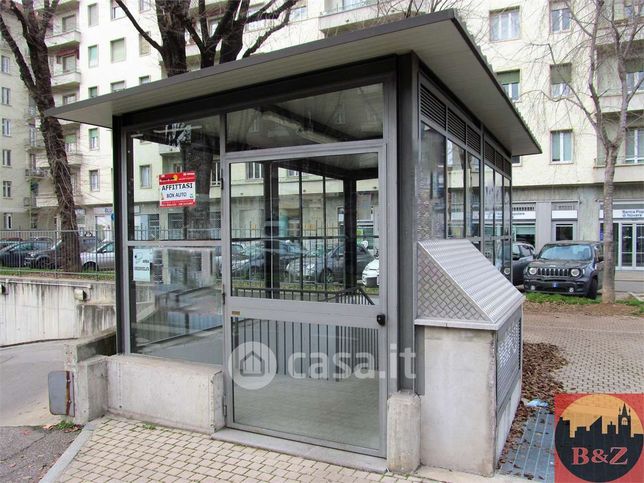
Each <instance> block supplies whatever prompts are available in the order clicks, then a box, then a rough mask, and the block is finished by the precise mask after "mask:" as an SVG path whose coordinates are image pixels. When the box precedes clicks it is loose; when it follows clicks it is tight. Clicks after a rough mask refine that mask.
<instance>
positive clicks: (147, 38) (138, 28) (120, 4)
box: [116, 0, 163, 54]
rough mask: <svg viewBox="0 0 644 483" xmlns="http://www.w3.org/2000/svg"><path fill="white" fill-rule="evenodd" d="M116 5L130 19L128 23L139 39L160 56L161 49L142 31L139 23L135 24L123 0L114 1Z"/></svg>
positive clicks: (135, 21)
mask: <svg viewBox="0 0 644 483" xmlns="http://www.w3.org/2000/svg"><path fill="white" fill-rule="evenodd" d="M116 3H117V4H118V6H119V7H121V8H122V9H123V13H125V16H126V17H127V18H129V19H130V22H131V23H132V25H133V26H134V28H135V29H136V30H137V32H139V34H141V37H143V38H144V39H145V40H146V41H147V42H148V43H149V44H150V45H151V46H152V47H154V48H155V49H156V50H158V51H159V53H160V54H162V53H163V52H162V50H163V48H162V47H161V46H160V45H159V44H158V43H157V42H155V40H154V39H153V38H152V37H150V35H149V34H148V33H147V32H146V31H145V30H143V28H142V27H141V25H139V22H137V20H136V19H135V18H134V16H133V15H132V12H130V9H129V8H127V5H126V4H125V2H124V1H123V0H116Z"/></svg>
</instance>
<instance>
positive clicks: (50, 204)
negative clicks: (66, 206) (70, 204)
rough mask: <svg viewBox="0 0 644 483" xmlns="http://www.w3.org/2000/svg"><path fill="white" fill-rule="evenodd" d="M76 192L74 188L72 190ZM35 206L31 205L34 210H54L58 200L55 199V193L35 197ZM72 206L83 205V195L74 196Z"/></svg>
mask: <svg viewBox="0 0 644 483" xmlns="http://www.w3.org/2000/svg"><path fill="white" fill-rule="evenodd" d="M74 191H76V188H74ZM35 198H36V199H35V205H32V206H33V207H35V208H54V207H57V206H58V199H57V198H56V194H55V193H51V192H49V193H42V194H39V195H38V196H36V197H35ZM74 204H75V205H76V206H77V207H79V206H80V205H82V204H83V195H80V194H75V195H74Z"/></svg>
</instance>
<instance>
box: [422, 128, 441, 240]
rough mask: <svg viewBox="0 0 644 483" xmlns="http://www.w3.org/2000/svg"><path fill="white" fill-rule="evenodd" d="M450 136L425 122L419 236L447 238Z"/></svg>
mask: <svg viewBox="0 0 644 483" xmlns="http://www.w3.org/2000/svg"><path fill="white" fill-rule="evenodd" d="M445 143H446V140H445V136H443V135H442V134H441V133H439V132H438V131H436V130H434V129H432V128H430V127H429V126H427V125H426V124H422V128H421V137H420V158H419V162H420V163H419V165H418V167H417V169H416V214H417V215H416V216H417V218H416V239H417V240H419V241H420V240H429V239H432V238H445V158H446V150H445V148H446V144H445Z"/></svg>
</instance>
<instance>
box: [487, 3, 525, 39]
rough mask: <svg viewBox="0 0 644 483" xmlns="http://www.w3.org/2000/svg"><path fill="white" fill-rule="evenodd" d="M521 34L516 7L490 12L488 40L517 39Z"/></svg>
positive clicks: (518, 13)
mask: <svg viewBox="0 0 644 483" xmlns="http://www.w3.org/2000/svg"><path fill="white" fill-rule="evenodd" d="M519 35H521V21H520V11H519V9H518V8H513V9H511V10H503V11H500V12H491V13H490V40H492V41H493V42H495V41H500V40H512V39H518V38H519Z"/></svg>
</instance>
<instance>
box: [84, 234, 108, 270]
mask: <svg viewBox="0 0 644 483" xmlns="http://www.w3.org/2000/svg"><path fill="white" fill-rule="evenodd" d="M80 258H81V267H83V270H84V271H96V270H114V242H111V241H108V242H105V243H103V244H101V245H99V246H98V248H97V249H96V251H91V252H82V253H81V254H80Z"/></svg>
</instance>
